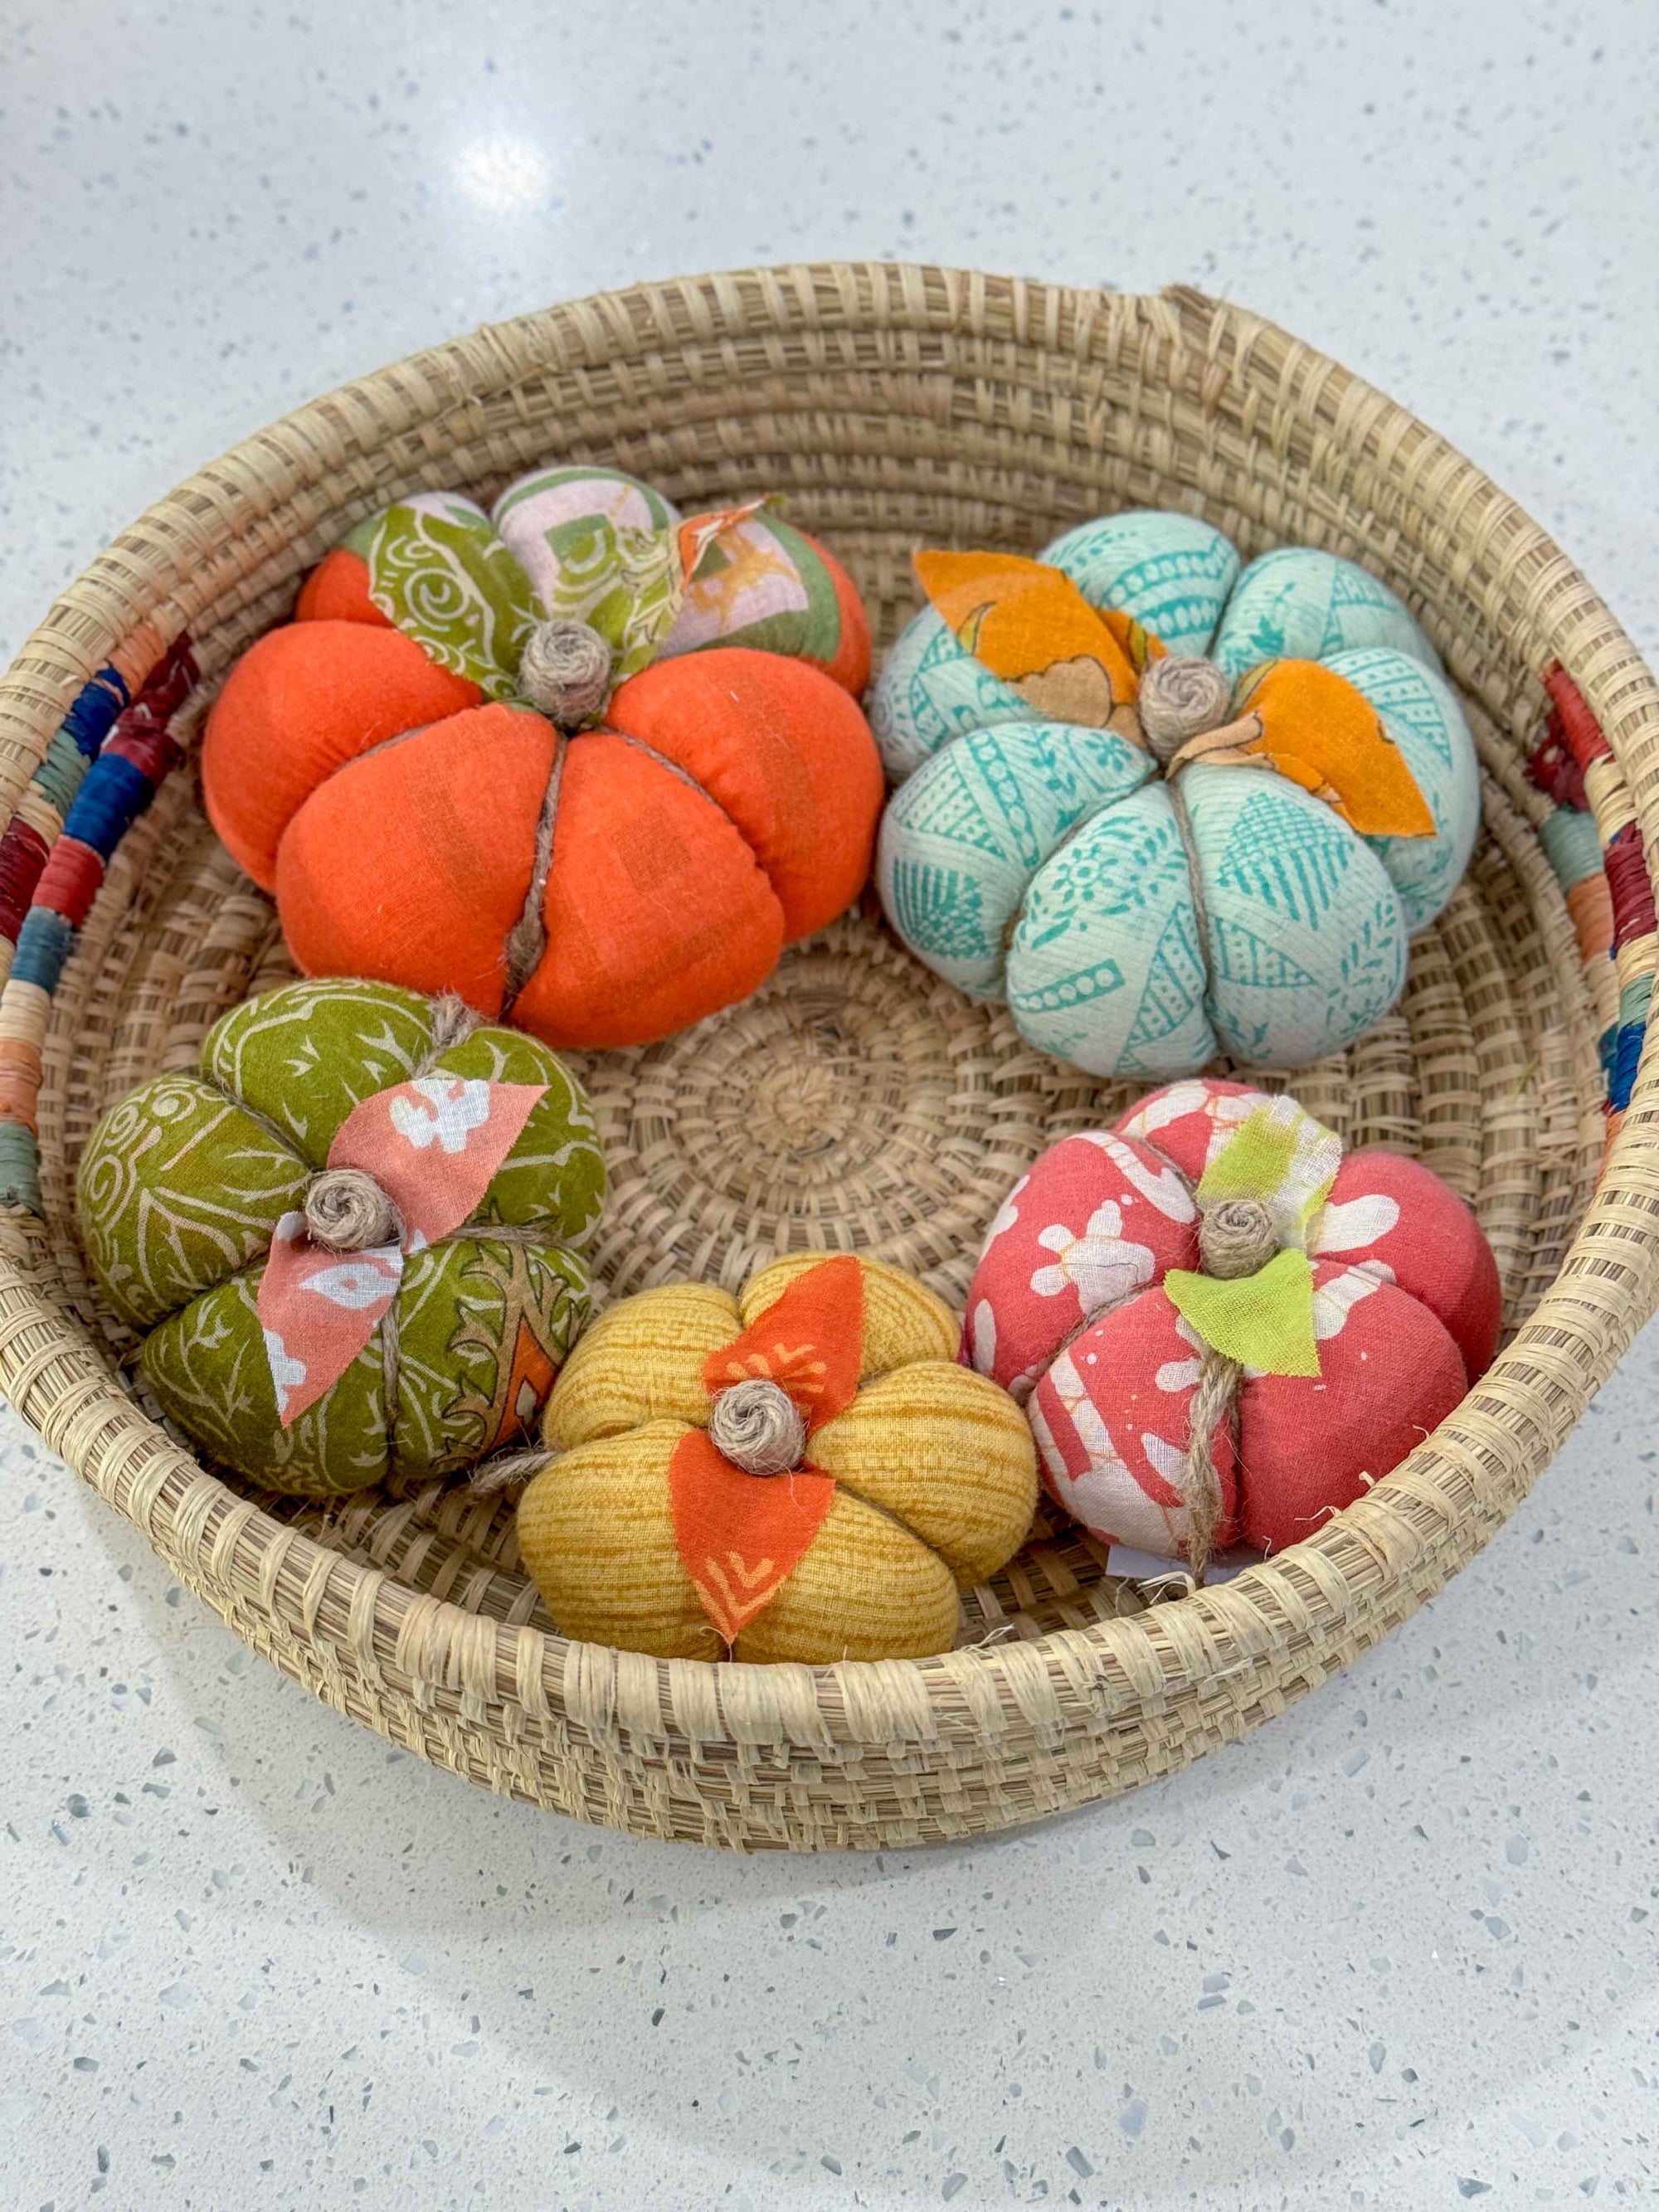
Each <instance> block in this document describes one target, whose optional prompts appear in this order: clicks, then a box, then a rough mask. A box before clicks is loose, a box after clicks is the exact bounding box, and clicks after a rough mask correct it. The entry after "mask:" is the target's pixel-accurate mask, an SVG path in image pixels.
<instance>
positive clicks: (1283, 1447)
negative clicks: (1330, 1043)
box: [962, 1079, 1501, 1558]
mask: <svg viewBox="0 0 1659 2212" xmlns="http://www.w3.org/2000/svg"><path fill="white" fill-rule="evenodd" d="M1199 1194H1202V1195H1203V1197H1204V1199H1205V1202H1206V1203H1207V1202H1209V1200H1211V1199H1212V1198H1214V1197H1217V1196H1223V1197H1225V1196H1231V1195H1234V1194H1249V1195H1254V1196H1260V1197H1262V1198H1263V1199H1264V1200H1266V1202H1267V1206H1268V1208H1269V1212H1270V1214H1271V1217H1272V1219H1273V1227H1274V1232H1275V1236H1276V1237H1277V1239H1278V1242H1279V1254H1278V1256H1277V1259H1276V1260H1275V1261H1272V1262H1270V1263H1269V1265H1268V1267H1267V1269H1264V1270H1263V1271H1262V1273H1272V1271H1273V1268H1274V1267H1279V1268H1280V1269H1281V1271H1282V1272H1284V1273H1286V1274H1290V1273H1294V1274H1295V1275H1296V1276H1297V1278H1298V1279H1299V1280H1300V1281H1301V1282H1303V1283H1304V1284H1305V1285H1306V1293H1305V1304H1304V1306H1303V1308H1302V1311H1303V1313H1304V1320H1305V1325H1306V1326H1307V1327H1309V1328H1310V1330H1311V1336H1312V1340H1313V1352H1314V1355H1315V1359H1314V1363H1313V1364H1314V1365H1315V1366H1316V1372H1310V1373H1296V1372H1286V1371H1284V1367H1285V1364H1289V1363H1279V1364H1278V1371H1274V1368H1273V1366H1272V1365H1270V1364H1268V1363H1267V1362H1262V1363H1261V1364H1258V1363H1256V1362H1255V1361H1252V1360H1250V1359H1249V1358H1248V1357H1247V1358H1244V1360H1243V1364H1244V1367H1245V1374H1244V1379H1243V1383H1242V1385H1241V1386H1240V1388H1239V1389H1238V1392H1237V1403H1236V1407H1235V1411H1234V1414H1233V1417H1232V1419H1224V1420H1223V1421H1221V1422H1220V1423H1219V1424H1218V1425H1217V1427H1216V1429H1215V1431H1214V1433H1213V1434H1212V1437H1211V1438H1210V1439H1209V1443H1210V1455H1211V1458H1212V1462H1213V1464H1214V1467H1215V1468H1216V1471H1217V1474H1218V1479H1219V1481H1220V1485H1221V1492H1222V1506H1223V1510H1222V1516H1221V1522H1220V1525H1219V1526H1218V1528H1217V1530H1216V1534H1215V1541H1216V1544H1217V1546H1218V1548H1225V1547H1227V1546H1228V1545H1231V1544H1234V1543H1237V1542H1240V1541H1243V1542H1244V1543H1246V1544H1249V1545H1250V1546H1252V1547H1255V1549H1257V1550H1260V1551H1272V1550H1278V1549H1279V1548H1281V1547H1283V1546H1284V1545H1285V1544H1287V1543H1292V1542H1294V1541H1296V1540H1297V1538H1298V1537H1299V1536H1301V1535H1304V1534H1308V1533H1309V1532H1310V1530H1311V1529H1312V1528H1315V1527H1316V1526H1317V1525H1318V1524H1319V1522H1321V1521H1322V1520H1323V1519H1324V1518H1325V1517H1326V1516H1328V1514H1329V1513H1331V1512H1333V1511H1335V1510H1340V1507H1342V1506H1344V1505H1346V1504H1350V1503H1352V1500H1353V1499H1354V1498H1358V1497H1359V1496H1360V1495H1361V1494H1362V1493H1363V1492H1364V1490H1366V1489H1367V1488H1369V1487H1370V1485H1371V1484H1372V1483H1373V1482H1375V1481H1376V1480H1379V1479H1380V1478H1381V1477H1382V1476H1383V1474H1387V1473H1388V1472H1389V1470H1390V1468H1393V1467H1395V1465H1397V1464H1398V1462H1400V1460H1401V1459H1402V1458H1403V1457H1404V1456H1405V1455H1406V1454H1407V1452H1408V1451H1409V1450H1410V1449H1412V1448H1413V1446H1414V1445H1415V1444H1416V1443H1418V1442H1419V1440H1420V1438H1421V1437H1423V1436H1424V1435H1425V1434H1426V1433H1427V1431H1429V1430H1430V1429H1431V1428H1432V1427H1433V1425H1435V1423H1436V1422H1437V1421H1438V1420H1440V1419H1443V1417H1444V1415H1445V1414H1446V1413H1448V1412H1449V1410H1450V1408H1451V1407H1453V1406H1454V1405H1455V1404H1456V1402H1457V1401H1458V1400H1459V1399H1461V1398H1462V1395H1463V1394H1464V1392H1465V1390H1466V1389H1468V1386H1469V1384H1470V1383H1472V1382H1474V1380H1475V1379H1476V1378H1478V1376H1480V1374H1481V1373H1482V1372H1483V1371H1484V1370H1485V1369H1486V1366H1487V1364H1489V1362H1490V1361H1491V1359H1492V1354H1493V1352H1494V1351H1495V1350H1496V1347H1497V1342H1498V1326H1499V1319H1500V1303H1501V1302H1500V1295H1499V1289H1498V1271H1497V1267H1496V1264H1495V1263H1494V1261H1493V1259H1492V1252H1491V1249H1490V1248H1489V1246H1488V1245H1487V1243H1486V1239H1485V1237H1483V1236H1482V1235H1481V1233H1480V1229H1479V1227H1478V1225H1477V1224H1476V1223H1475V1220H1474V1216H1473V1215H1472V1214H1471V1213H1470V1212H1469V1210H1468V1207H1467V1206H1465V1205H1464V1204H1463V1203H1462V1200H1460V1199H1458V1198H1456V1197H1455V1195H1454V1194H1452V1192H1450V1191H1449V1189H1448V1188H1446V1186H1445V1185H1444V1184H1443V1182H1440V1180H1439V1178H1438V1177H1437V1176H1435V1175H1433V1174H1432V1173H1431V1171H1430V1170H1428V1169H1427V1168H1425V1167H1424V1166H1423V1165H1422V1164H1420V1163H1419V1162H1418V1161H1416V1160H1413V1159H1408V1158H1405V1157H1404V1156H1403V1155H1401V1154H1399V1153H1395V1152H1386V1151H1383V1150H1381V1149H1375V1150H1367V1151H1364V1152H1351V1153H1346V1154H1345V1153H1344V1152H1343V1150H1342V1147H1341V1146H1340V1143H1339V1141H1338V1139H1336V1138H1335V1136H1334V1134H1333V1133H1331V1131H1329V1130H1328V1129H1326V1128H1325V1127H1323V1126H1322V1124H1321V1123H1319V1122H1318V1121H1316V1120H1315V1119H1314V1118H1313V1116H1312V1115H1309V1114H1307V1113H1305V1112H1304V1110H1303V1109H1301V1108H1300V1107H1299V1106H1297V1104H1296V1103H1295V1102H1294V1101H1293V1100H1291V1099H1288V1098H1269V1097H1267V1095H1266V1094H1264V1093H1262V1092H1261V1091H1253V1090H1251V1089H1249V1087H1247V1086H1246V1085H1242V1084H1237V1083H1228V1082H1221V1081H1217V1080H1210V1079H1200V1080H1194V1081H1191V1082H1184V1083H1176V1084H1171V1085H1169V1086H1168V1087H1167V1088H1165V1089H1164V1090H1162V1091H1155V1092H1153V1093H1152V1095H1151V1096H1150V1097H1147V1098H1145V1099H1143V1100H1142V1101H1141V1102H1140V1103H1139V1105H1137V1106H1136V1107H1134V1108H1133V1109H1131V1110H1130V1112H1128V1113H1127V1114H1126V1115H1124V1116H1123V1117H1122V1119H1121V1121H1119V1122H1118V1123H1117V1124H1116V1126H1115V1128H1113V1129H1111V1130H1102V1131H1094V1132H1090V1133H1086V1134H1083V1135H1079V1136H1074V1137H1068V1138H1066V1139H1064V1140H1063V1141H1062V1142H1061V1143H1060V1144H1058V1145H1055V1146H1053V1147H1051V1149H1050V1150H1049V1151H1048V1152H1045V1153H1044V1154H1043V1155H1042V1158H1041V1159H1039V1160H1038V1161H1037V1163H1036V1165H1035V1166H1034V1167H1033V1168H1032V1170H1031V1171H1030V1174H1029V1175H1028V1176H1024V1177H1023V1178H1022V1180H1021V1181H1020V1182H1018V1183H1017V1184H1016V1185H1015V1187H1014V1188H1013V1189H1012V1191H1011V1192H1010V1194H1009V1196H1008V1200H1007V1201H1006V1204H1005V1205H1004V1206H1003V1207H1002V1208H1001V1210H1000V1212H999V1213H998V1215H997V1217H996V1218H995V1220H994V1222H993V1223H992V1225H991V1228H990V1232H989V1235H988V1236H987V1240H986V1244H985V1249H984V1252H983V1254H982V1255H981V1260H980V1263H979V1267H978V1268H977V1270H976V1271H975V1276H974V1279H973V1282H972V1284H971V1285H970V1287H969V1295H968V1313H967V1323H966V1327H965V1330H964V1334H963V1349H962V1357H963V1359H964V1361H966V1362H967V1363H968V1364H971V1365H972V1366H974V1367H975V1368H976V1369H977V1370H979V1372H981V1374H984V1375H987V1376H990V1377H991V1378H992V1379H993V1380H994V1381H995V1382H998V1383H1001V1384H1002V1385H1003V1386H1004V1388H1005V1389H1008V1390H1010V1391H1011V1392H1012V1395H1013V1396H1014V1397H1015V1398H1016V1399H1017V1400H1018V1401H1020V1402H1021V1403H1022V1404H1024V1406H1025V1407H1026V1409H1027V1413H1028V1417H1029V1419H1030V1423H1031V1428H1032V1432H1033V1435H1034V1436H1035V1437H1036V1444H1037V1451H1038V1457H1039V1461H1040V1462H1041V1465H1042V1470H1043V1474H1044V1480H1045V1481H1046V1483H1047V1485H1048V1489H1049V1491H1050V1492H1051V1494H1052V1495H1053V1496H1054V1499H1055V1500H1056V1502H1057V1503H1058V1504H1060V1505H1061V1506H1062V1507H1063V1508H1064V1509H1065V1510H1066V1512H1067V1513H1069V1514H1070V1515H1072V1516H1073V1517H1074V1518H1075V1519H1077V1520H1079V1521H1081V1522H1083V1523H1084V1524H1085V1526H1086V1527H1087V1528H1089V1529H1090V1530H1091V1532H1092V1533H1093V1534H1096V1535H1097V1536H1098V1537H1100V1538H1101V1539H1102V1540H1103V1541H1108V1542H1114V1541H1115V1542H1121V1543H1125V1544H1128V1545H1131V1546H1133V1547H1136V1548H1137V1549H1139V1550H1141V1551H1145V1552H1148V1553H1153V1554H1155V1555H1156V1556H1158V1557H1161V1558H1170V1557H1176V1556H1178V1555H1179V1554H1180V1553H1181V1552H1182V1547H1183V1546H1184V1544H1185V1541H1186V1534H1187V1527H1188V1518H1187V1506H1186V1498H1185V1484H1186V1479H1187V1475H1188V1470H1189V1461H1188V1454H1189V1452H1190V1450H1191V1448H1192V1424H1191V1418H1190V1416H1191V1409H1192V1403H1193V1396H1194V1392H1195V1390H1196V1389H1197V1388H1198V1385H1199V1382H1200V1376H1201V1373H1202V1370H1203V1361H1204V1357H1205V1352H1206V1344H1207V1343H1210V1342H1213V1339H1206V1335H1205V1334H1203V1333H1202V1330H1201V1328H1199V1327H1194V1322H1193V1319H1192V1318H1189V1317H1188V1315H1186V1314H1183V1312H1182V1310H1181V1300H1180V1298H1179V1296H1178V1291H1179V1286H1180V1283H1181V1280H1182V1277H1183V1275H1188V1276H1191V1277H1194V1278H1195V1279H1199V1271H1200V1261H1199V1250H1198V1234H1197V1231H1198V1218H1199ZM1201 1279H1203V1280H1205V1281H1206V1282H1209V1283H1210V1284H1211V1287H1212V1289H1213V1290H1214V1291H1225V1292H1228V1293H1231V1294H1233V1300H1234V1303H1235V1305H1236V1308H1243V1307H1246V1306H1248V1305H1249V1304H1250V1291H1249V1285H1250V1284H1251V1283H1252V1282H1256V1283H1259V1282H1260V1276H1258V1277H1256V1278H1247V1279H1245V1280H1244V1282H1243V1284H1242V1285H1241V1284H1232V1283H1221V1282H1215V1281H1213V1280H1212V1279H1210V1278H1207V1277H1203V1278H1201ZM1241 1292H1242V1293H1243V1297H1240V1296H1239V1294H1240V1293H1241ZM1302 1295H1303V1294H1302V1293H1301V1292H1298V1297H1301V1296H1302ZM1270 1303H1271V1299H1270V1298H1268V1299H1266V1300H1264V1299H1263V1298H1262V1297H1261V1293H1260V1292H1258V1293H1256V1294H1255V1312H1256V1316H1257V1317H1258V1318H1259V1317H1260V1316H1261V1313H1262V1312H1263V1311H1264V1310H1266V1308H1267V1304H1270ZM1208 1318H1209V1316H1202V1315H1200V1319H1201V1320H1206V1321H1207V1319H1208ZM1218 1348H1219V1349H1223V1350H1227V1349H1229V1348H1230V1347H1228V1346H1218ZM1249 1348H1250V1347H1249V1346H1248V1344H1247V1345H1243V1346H1239V1345H1235V1346H1233V1347H1231V1349H1232V1350H1233V1351H1235V1352H1240V1351H1242V1352H1248V1351H1249Z"/></svg>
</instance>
